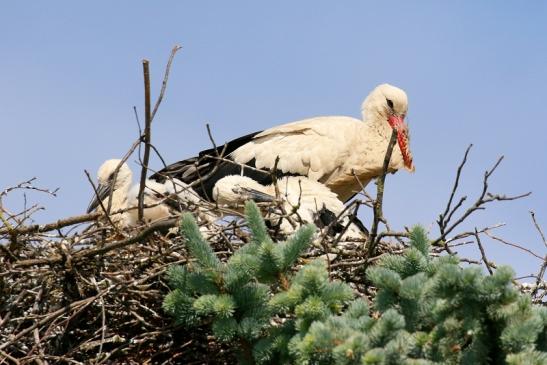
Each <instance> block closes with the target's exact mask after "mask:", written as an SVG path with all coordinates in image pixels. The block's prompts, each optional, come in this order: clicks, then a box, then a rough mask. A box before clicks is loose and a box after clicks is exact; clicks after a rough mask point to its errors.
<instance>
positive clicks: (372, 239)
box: [365, 130, 397, 262]
mask: <svg viewBox="0 0 547 365" xmlns="http://www.w3.org/2000/svg"><path fill="white" fill-rule="evenodd" d="M395 143H397V131H396V130H393V132H391V138H390V140H389V144H388V146H387V151H386V155H385V157H384V165H383V167H382V174H381V175H380V176H379V177H378V180H377V181H376V186H377V188H376V200H375V201H374V204H373V207H374V209H373V212H374V219H373V221H372V227H371V229H370V235H369V237H368V240H367V244H366V246H367V248H368V249H367V250H366V252H365V262H366V261H368V259H369V258H370V257H373V256H374V251H375V250H376V245H377V244H378V240H377V234H378V225H379V223H380V221H381V220H383V212H382V204H383V200H384V184H385V181H386V174H387V170H388V167H389V161H390V160H391V155H392V153H393V148H394V147H395Z"/></svg>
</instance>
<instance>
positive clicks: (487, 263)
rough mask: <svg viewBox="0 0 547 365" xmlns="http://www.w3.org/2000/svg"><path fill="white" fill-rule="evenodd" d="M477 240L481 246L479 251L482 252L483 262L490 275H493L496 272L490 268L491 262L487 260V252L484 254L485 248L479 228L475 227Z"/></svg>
mask: <svg viewBox="0 0 547 365" xmlns="http://www.w3.org/2000/svg"><path fill="white" fill-rule="evenodd" d="M474 235H475V239H476V241H477V245H478V246H479V250H480V252H481V257H482V261H484V265H485V266H486V269H487V270H488V272H489V273H490V275H493V274H494V272H493V271H492V268H491V267H490V262H489V261H488V260H487V259H486V252H484V247H482V243H481V239H480V237H479V231H478V230H477V227H475V233H474Z"/></svg>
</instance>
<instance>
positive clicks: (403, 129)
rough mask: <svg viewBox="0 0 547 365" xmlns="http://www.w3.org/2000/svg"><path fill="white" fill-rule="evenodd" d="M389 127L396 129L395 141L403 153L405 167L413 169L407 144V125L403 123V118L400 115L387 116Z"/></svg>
mask: <svg viewBox="0 0 547 365" xmlns="http://www.w3.org/2000/svg"><path fill="white" fill-rule="evenodd" d="M388 122H389V125H390V126H391V128H393V129H394V130H396V131H397V142H398V143H399V149H400V150H401V154H402V155H403V161H404V163H405V167H406V168H407V169H408V170H410V171H414V164H413V163H412V154H411V153H410V148H409V146H408V126H407V125H406V124H405V118H404V117H402V116H400V115H390V116H389V118H388Z"/></svg>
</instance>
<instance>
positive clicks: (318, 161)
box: [231, 84, 414, 201]
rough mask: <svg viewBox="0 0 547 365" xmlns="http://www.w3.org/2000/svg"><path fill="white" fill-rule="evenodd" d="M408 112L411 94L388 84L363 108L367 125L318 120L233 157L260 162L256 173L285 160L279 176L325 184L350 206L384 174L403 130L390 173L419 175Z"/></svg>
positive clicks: (257, 139) (282, 130)
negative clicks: (387, 158)
mask: <svg viewBox="0 0 547 365" xmlns="http://www.w3.org/2000/svg"><path fill="white" fill-rule="evenodd" d="M407 109H408V101H407V96H406V93H405V92H404V91H403V90H401V89H399V88H396V87H394V86H391V85H388V84H382V85H380V86H378V87H376V88H375V89H374V90H373V91H372V92H371V93H370V95H369V96H368V97H367V98H366V99H365V101H364V102H363V105H362V114H363V120H362V121H361V120H358V119H355V118H350V117H344V116H332V117H317V118H311V119H305V120H301V121H297V122H293V123H289V124H284V125H281V126H278V127H273V128H271V129H268V130H265V131H264V132H261V133H259V134H257V135H256V136H254V138H253V139H252V140H251V141H250V142H249V143H247V144H245V145H243V146H241V147H239V148H238V149H236V150H235V151H234V152H233V153H232V155H231V157H232V158H233V160H234V161H235V162H239V163H243V164H244V163H247V162H249V161H251V160H253V159H254V161H255V167H256V168H258V169H269V170H271V169H272V168H273V167H274V164H275V159H276V158H277V157H278V156H279V163H278V166H277V168H278V169H279V170H281V171H283V172H289V173H295V174H299V175H303V176H307V177H309V178H310V179H312V180H317V181H320V182H322V183H324V184H325V185H327V186H328V187H329V188H330V189H331V190H332V191H334V192H335V193H336V194H338V196H339V198H340V199H341V200H342V201H347V200H348V199H350V198H351V197H352V196H353V195H355V193H357V192H359V191H360V190H361V186H365V185H367V184H368V182H369V181H370V180H371V179H373V178H375V177H377V176H378V175H380V173H381V172H382V165H383V161H384V157H385V154H386V150H387V145H388V142H389V139H390V137H391V133H392V129H393V128H397V129H398V133H399V147H398V148H395V149H394V153H393V156H392V159H391V163H390V165H389V169H390V171H396V170H398V169H401V168H404V167H406V168H407V169H408V170H410V171H413V170H414V165H413V163H412V156H411V155H410V151H409V149H408V132H407V130H406V126H405V125H404V122H403V121H404V117H405V116H406V113H407ZM405 155H407V156H406V158H405ZM357 178H358V179H359V181H358V180H357Z"/></svg>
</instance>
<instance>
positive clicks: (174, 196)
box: [87, 159, 201, 227]
mask: <svg viewBox="0 0 547 365" xmlns="http://www.w3.org/2000/svg"><path fill="white" fill-rule="evenodd" d="M120 163H121V160H118V159H111V160H107V161H105V162H104V163H103V164H102V165H101V167H100V168H99V171H98V173H97V180H98V182H99V186H98V189H97V194H95V196H94V197H93V199H92V201H91V203H90V204H89V207H88V209H87V212H88V213H89V212H91V211H93V210H96V209H98V210H99V211H102V208H100V207H99V206H100V203H99V201H102V204H103V206H104V208H105V209H108V199H109V197H110V194H111V193H112V206H111V208H110V211H111V212H116V211H118V210H121V209H127V211H126V212H124V213H121V214H115V215H113V216H112V217H111V219H112V220H113V221H114V222H116V223H118V224H119V225H120V226H122V227H131V226H136V225H137V224H138V210H137V206H138V194H139V185H138V184H136V185H134V186H133V187H131V180H132V176H133V174H132V172H131V169H130V168H129V166H128V165H127V164H126V163H125V162H124V163H122V164H121V165H120ZM118 165H120V168H119V170H118V175H117V177H115V172H116V169H117V167H118ZM200 199H201V198H200V197H199V196H198V195H197V194H196V193H195V191H193V189H192V188H190V187H188V186H187V185H186V184H185V183H183V182H181V181H178V180H176V179H172V180H166V181H165V182H164V183H158V182H156V181H154V180H146V181H145V189H144V197H143V203H144V206H145V208H144V210H143V219H144V221H145V222H146V223H152V222H156V221H159V220H162V219H167V218H169V217H172V216H174V215H177V214H180V212H181V211H182V210H184V209H185V208H187V207H188V205H189V204H195V203H197V202H198V201H199V200H200Z"/></svg>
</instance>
